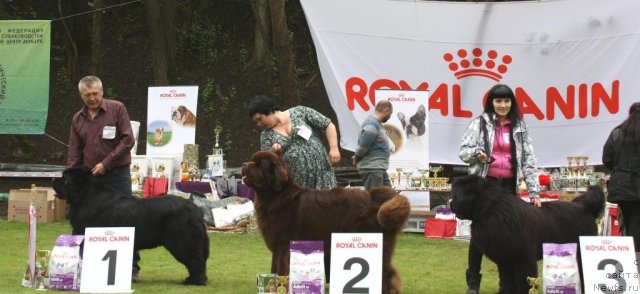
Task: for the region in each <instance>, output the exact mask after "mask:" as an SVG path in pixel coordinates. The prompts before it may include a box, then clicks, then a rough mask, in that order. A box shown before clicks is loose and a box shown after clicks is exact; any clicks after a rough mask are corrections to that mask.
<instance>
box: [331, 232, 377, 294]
mask: <svg viewBox="0 0 640 294" xmlns="http://www.w3.org/2000/svg"><path fill="white" fill-rule="evenodd" d="M382 244H383V242H382V234H381V233H333V234H331V276H330V278H331V283H330V286H329V287H330V288H329V293H382Z"/></svg>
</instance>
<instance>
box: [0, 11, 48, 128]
mask: <svg viewBox="0 0 640 294" xmlns="http://www.w3.org/2000/svg"><path fill="white" fill-rule="evenodd" d="M50 47H51V21H49V20H6V21H5V20H3V21H0V134H44V129H45V126H46V124H47V114H48V107H49V60H50V57H49V56H50Z"/></svg>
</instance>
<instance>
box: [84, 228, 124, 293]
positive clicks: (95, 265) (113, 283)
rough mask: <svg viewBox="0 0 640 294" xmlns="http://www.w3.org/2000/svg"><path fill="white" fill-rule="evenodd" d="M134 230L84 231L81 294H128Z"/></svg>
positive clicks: (103, 229)
mask: <svg viewBox="0 0 640 294" xmlns="http://www.w3.org/2000/svg"><path fill="white" fill-rule="evenodd" d="M134 236H135V228H133V227H131V228H86V229H85V231H84V254H83V259H82V275H81V276H80V292H81V293H131V292H133V291H132V290H131V267H132V266H131V264H132V261H133V238H134Z"/></svg>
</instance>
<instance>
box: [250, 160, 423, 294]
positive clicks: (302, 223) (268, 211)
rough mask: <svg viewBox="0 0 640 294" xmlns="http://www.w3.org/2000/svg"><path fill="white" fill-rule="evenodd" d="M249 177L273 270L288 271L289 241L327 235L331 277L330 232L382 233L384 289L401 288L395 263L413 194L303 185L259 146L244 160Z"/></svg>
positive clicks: (319, 238)
mask: <svg viewBox="0 0 640 294" xmlns="http://www.w3.org/2000/svg"><path fill="white" fill-rule="evenodd" d="M242 176H243V179H244V182H245V183H246V184H247V185H248V186H250V187H252V188H253V189H254V190H255V191H256V200H255V210H256V217H257V220H258V227H259V228H260V231H261V232H262V237H263V238H264V242H265V243H266V245H267V248H269V250H271V272H272V273H277V274H278V275H288V274H289V241H291V240H323V241H324V250H325V251H324V258H325V261H324V266H325V275H326V277H327V281H328V280H329V279H328V278H329V276H330V275H329V268H330V265H331V262H330V261H331V233H348V232H359V233H382V234H383V246H382V248H383V253H382V293H385V294H386V293H400V292H401V291H402V283H401V281H400V275H399V274H398V272H397V271H396V269H395V268H394V267H393V265H392V264H391V256H392V255H393V251H394V250H395V247H396V237H397V235H398V233H399V232H400V230H401V229H402V228H403V226H404V223H405V222H406V220H407V218H408V217H409V212H410V210H411V207H410V205H409V200H408V199H407V198H406V197H404V196H402V195H400V194H398V193H397V192H396V191H395V190H393V189H391V188H389V187H381V188H374V189H371V190H369V191H364V190H357V189H342V188H336V189H332V190H311V189H305V188H302V187H300V186H299V185H298V184H297V183H296V182H295V181H294V180H293V176H292V175H291V173H290V172H289V171H288V169H287V166H286V164H285V162H284V160H283V159H282V158H281V157H279V156H278V155H276V154H275V153H273V152H267V151H260V152H257V153H256V154H255V155H253V158H251V161H249V162H247V163H244V164H243V166H242Z"/></svg>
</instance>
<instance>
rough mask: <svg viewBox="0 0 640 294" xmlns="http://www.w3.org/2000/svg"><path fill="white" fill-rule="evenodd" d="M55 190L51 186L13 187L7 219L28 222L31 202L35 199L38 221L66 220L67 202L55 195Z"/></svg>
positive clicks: (10, 193)
mask: <svg viewBox="0 0 640 294" xmlns="http://www.w3.org/2000/svg"><path fill="white" fill-rule="evenodd" d="M54 194H55V192H54V191H53V189H52V188H49V187H35V188H34V189H33V190H32V189H11V191H10V192H9V205H8V211H7V220H9V221H16V222H27V221H28V214H29V203H30V202H32V201H33V204H34V205H35V207H36V221H37V222H38V223H49V222H54V221H59V220H64V219H65V217H66V214H67V203H66V201H64V200H62V199H58V198H56V197H55V196H53V195H54Z"/></svg>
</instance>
